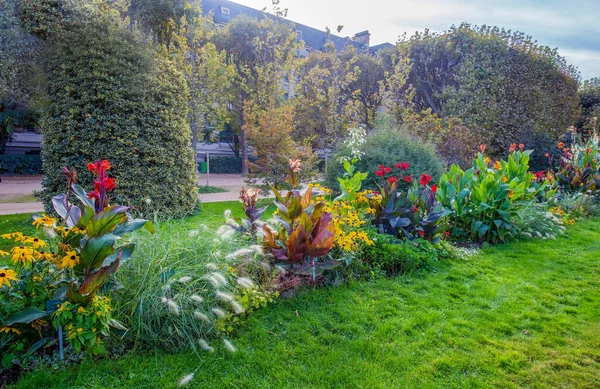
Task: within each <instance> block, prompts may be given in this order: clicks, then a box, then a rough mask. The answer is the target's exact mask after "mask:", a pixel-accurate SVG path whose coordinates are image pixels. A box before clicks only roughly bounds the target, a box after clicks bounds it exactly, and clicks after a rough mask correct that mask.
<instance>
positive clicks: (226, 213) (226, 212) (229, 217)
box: [223, 209, 231, 219]
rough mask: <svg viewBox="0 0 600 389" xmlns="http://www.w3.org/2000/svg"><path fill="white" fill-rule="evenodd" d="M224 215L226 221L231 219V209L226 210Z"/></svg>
mask: <svg viewBox="0 0 600 389" xmlns="http://www.w3.org/2000/svg"><path fill="white" fill-rule="evenodd" d="M223 215H224V216H225V218H226V219H231V209H226V210H225V212H223Z"/></svg>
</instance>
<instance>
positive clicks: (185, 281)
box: [179, 276, 192, 284]
mask: <svg viewBox="0 0 600 389" xmlns="http://www.w3.org/2000/svg"><path fill="white" fill-rule="evenodd" d="M191 280H192V277H190V276H183V277H181V278H180V279H179V282H181V283H182V284H185V283H187V282H190V281H191Z"/></svg>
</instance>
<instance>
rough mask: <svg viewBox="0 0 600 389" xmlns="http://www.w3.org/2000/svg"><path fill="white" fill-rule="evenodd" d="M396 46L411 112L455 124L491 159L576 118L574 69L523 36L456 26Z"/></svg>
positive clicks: (563, 127)
mask: <svg viewBox="0 0 600 389" xmlns="http://www.w3.org/2000/svg"><path fill="white" fill-rule="evenodd" d="M399 47H401V48H403V49H405V50H406V51H407V53H408V55H409V57H410V59H411V64H412V67H411V72H410V74H409V78H408V82H409V84H410V85H411V86H412V87H413V88H414V91H415V95H414V99H413V104H414V106H415V108H416V109H417V110H418V111H422V110H425V109H431V110H432V111H433V112H434V113H436V114H438V115H440V116H442V117H443V118H451V117H457V118H460V119H462V120H463V121H464V123H465V124H466V125H467V126H468V127H470V128H472V129H473V131H476V132H477V134H478V135H479V137H480V139H481V141H482V143H487V144H488V147H489V149H488V150H489V151H491V152H500V151H501V150H503V149H505V148H506V147H508V145H509V144H510V143H512V142H514V141H516V140H519V139H522V137H523V136H524V135H523V134H525V133H536V132H537V133H539V132H549V133H551V134H552V135H553V136H554V137H556V136H558V135H559V134H561V133H563V132H564V131H566V129H567V128H568V127H569V126H570V125H571V124H572V123H573V121H574V119H575V117H576V113H577V82H578V78H579V75H578V73H577V71H576V69H574V68H573V67H572V66H569V65H567V63H566V62H565V60H564V58H562V57H561V56H560V55H559V54H558V52H557V51H556V50H553V49H550V48H548V47H545V46H540V45H538V44H537V43H536V42H535V41H533V40H532V38H531V37H528V36H525V35H524V34H522V33H518V32H516V33H513V32H510V31H506V30H504V29H500V28H497V27H487V26H483V27H472V26H470V25H468V24H462V25H460V26H459V27H452V28H451V29H449V30H448V31H446V32H443V33H439V34H434V33H430V32H428V31H426V32H425V33H423V34H415V35H414V36H413V37H411V38H410V39H408V40H405V41H403V42H401V43H400V44H399Z"/></svg>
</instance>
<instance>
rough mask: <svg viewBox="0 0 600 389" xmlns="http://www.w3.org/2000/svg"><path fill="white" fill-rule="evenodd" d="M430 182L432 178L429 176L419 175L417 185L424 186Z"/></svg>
mask: <svg viewBox="0 0 600 389" xmlns="http://www.w3.org/2000/svg"><path fill="white" fill-rule="evenodd" d="M431 180H432V178H431V176H430V175H427V174H425V173H421V179H420V180H419V184H421V185H423V186H425V185H427V184H429V181H431Z"/></svg>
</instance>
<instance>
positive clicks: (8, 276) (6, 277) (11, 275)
mask: <svg viewBox="0 0 600 389" xmlns="http://www.w3.org/2000/svg"><path fill="white" fill-rule="evenodd" d="M11 280H12V281H16V280H17V273H15V272H14V270H11V269H0V287H2V285H6V286H10V281H11Z"/></svg>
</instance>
